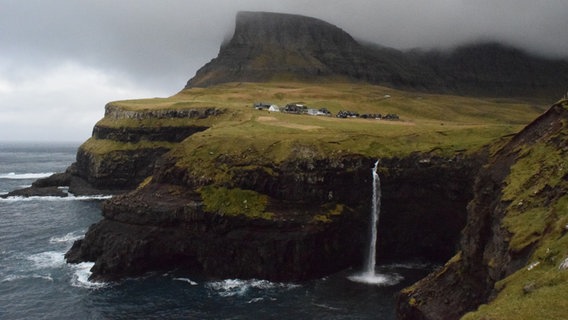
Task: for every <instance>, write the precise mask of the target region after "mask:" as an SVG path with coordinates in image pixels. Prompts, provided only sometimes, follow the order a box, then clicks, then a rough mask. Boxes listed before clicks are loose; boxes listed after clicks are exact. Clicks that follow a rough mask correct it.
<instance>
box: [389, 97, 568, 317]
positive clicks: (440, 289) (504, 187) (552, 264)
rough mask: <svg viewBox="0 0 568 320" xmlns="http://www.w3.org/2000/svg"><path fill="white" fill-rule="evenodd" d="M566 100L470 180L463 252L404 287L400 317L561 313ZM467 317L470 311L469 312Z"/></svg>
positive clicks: (566, 210)
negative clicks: (471, 192) (473, 181)
mask: <svg viewBox="0 0 568 320" xmlns="http://www.w3.org/2000/svg"><path fill="white" fill-rule="evenodd" d="M567 105H568V103H567V102H566V101H565V100H564V101H563V102H560V103H558V104H556V105H554V106H552V107H551V108H550V110H548V111H547V112H546V113H545V114H543V115H542V116H541V117H539V118H538V119H537V120H535V121H534V122H533V123H531V124H530V125H528V126H527V127H526V128H525V129H524V130H523V131H521V132H520V133H519V134H517V135H515V136H514V137H513V138H511V139H510V141H508V142H507V143H505V144H503V145H502V146H501V147H500V148H499V149H498V150H497V151H495V153H494V154H493V155H492V156H491V157H490V159H489V162H488V164H487V165H486V166H485V167H484V168H483V169H482V170H481V172H480V174H479V177H478V179H477V182H476V184H475V189H474V193H475V197H474V199H473V201H472V202H471V203H470V204H469V207H468V218H467V224H466V227H465V229H464V230H463V236H462V240H461V246H460V247H461V252H460V253H459V254H458V255H457V256H456V257H454V258H453V259H452V260H451V261H450V262H448V263H447V264H446V266H445V267H444V268H442V269H440V270H439V271H438V272H435V273H433V274H431V275H429V276H428V277H427V278H425V279H423V280H421V281H420V282H418V283H417V284H415V285H413V286H412V287H410V288H408V289H406V290H405V291H403V294H402V296H401V298H400V301H399V313H400V317H401V318H402V319H442V318H443V319H457V318H459V317H461V316H462V315H463V314H464V313H466V312H468V311H472V310H475V309H476V308H477V307H478V306H479V305H480V304H484V303H488V305H487V306H483V307H482V308H480V309H479V310H478V311H477V312H476V313H473V314H470V315H468V316H467V317H466V318H468V317H470V318H471V319H478V318H499V319H503V318H511V319H526V318H534V317H533V316H531V314H532V313H533V312H534V310H532V309H533V308H535V309H538V310H543V313H542V314H539V317H543V318H546V319H552V318H562V317H563V316H562V315H561V314H562V311H560V310H563V309H564V310H565V308H564V307H565V299H564V297H565V295H566V293H567V292H568V286H567V285H566V279H567V275H566V271H565V269H566V261H567V260H566V259H567V257H568V251H567V248H568V246H566V243H567V242H566V241H568V240H567V239H568V232H567V224H566V222H567V221H568V216H567V214H568V207H567V206H566V204H567V198H566V194H567V193H568V174H567V173H566V168H565V167H566V159H567V152H568V140H567V138H568V126H567V124H568V109H567ZM468 319H469V318H468Z"/></svg>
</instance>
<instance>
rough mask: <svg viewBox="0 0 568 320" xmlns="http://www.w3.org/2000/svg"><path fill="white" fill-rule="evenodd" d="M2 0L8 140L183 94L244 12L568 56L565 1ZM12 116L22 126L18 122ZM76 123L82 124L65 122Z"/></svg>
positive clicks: (391, 35)
mask: <svg viewBox="0 0 568 320" xmlns="http://www.w3.org/2000/svg"><path fill="white" fill-rule="evenodd" d="M0 3H1V7H2V10H0V30H2V31H1V32H0V43H2V50H1V52H0V110H1V111H0V112H1V114H0V116H1V117H2V119H0V121H2V123H0V124H1V125H2V127H0V139H8V138H11V137H12V136H13V135H14V134H15V133H16V132H18V135H19V136H26V137H28V138H29V139H36V138H43V137H45V135H44V134H39V135H34V134H29V135H26V133H27V132H33V131H31V129H29V128H26V129H22V128H25V124H26V123H27V124H31V123H32V118H33V116H34V115H45V116H40V118H43V119H49V121H50V122H53V123H54V126H51V127H49V125H47V124H45V123H41V121H39V123H36V124H35V125H34V126H32V127H38V126H40V125H41V124H43V125H44V126H45V127H46V128H52V131H53V133H54V139H55V138H62V137H68V136H69V135H70V134H69V133H68V132H79V131H80V132H81V134H77V136H78V137H79V136H80V137H83V136H88V135H90V130H91V128H92V125H93V124H94V123H95V122H96V120H98V118H99V117H101V116H102V112H103V106H104V104H105V103H106V102H107V101H109V100H113V99H123V98H141V97H147V96H169V95H172V94H174V93H176V92H177V91H179V90H180V89H182V88H183V87H184V85H185V83H186V81H187V80H189V79H190V78H191V77H193V75H194V74H195V72H196V71H197V70H198V69H199V68H200V67H201V66H203V65H204V64H205V63H207V62H208V61H209V60H211V59H212V58H214V57H215V56H216V55H217V53H218V50H219V46H220V44H221V42H222V41H223V39H224V38H226V37H227V36H230V35H231V34H232V31H233V27H234V19H235V16H236V13H237V12H238V11H241V10H243V11H245V10H246V11H273V12H285V13H296V14H303V15H307V16H313V17H316V18H320V19H323V20H325V21H328V22H330V23H332V24H335V25H337V26H338V27H340V28H343V29H344V30H346V31H347V32H349V33H350V34H351V35H353V36H354V37H356V38H359V39H363V40H367V41H371V42H375V43H378V44H382V45H385V46H389V47H393V48H397V49H410V48H416V47H422V48H450V47H452V46H455V45H459V44H462V43H464V42H468V41H473V40H479V39H484V40H497V41H501V42H505V43H507V44H511V45H514V46H517V47H521V48H523V49H525V50H528V51H531V52H534V53H538V54H542V55H546V56H551V57H564V58H568V34H567V33H566V30H568V19H566V15H567V14H568V4H566V1H565V0H547V1H545V2H542V1H541V2H538V1H527V0H493V1H489V0H461V1H457V0H432V1H418V0H382V1H377V0H354V1H339V0H325V1H324V0H313V1H304V0H287V1H282V0H241V1H232V0H231V1H229V0H219V1H210V0H208V1H205V0H195V1H183V0H163V1H153V0H120V1H114V0H113V1H111V0H100V1H69V0H51V1H43V0H27V1H8V0H0ZM70 66H72V67H70ZM48 88H49V90H48ZM16 105H17V106H18V109H16V108H15V106H16ZM62 106H64V107H62ZM30 110H33V111H30ZM79 110H81V111H79ZM54 114H57V116H55V115H54ZM52 115H53V116H52ZM86 115H89V116H86ZM8 116H10V119H11V120H10V123H12V121H15V122H20V125H18V126H17V127H15V126H13V125H10V123H8V121H7V120H5V119H7V118H8ZM4 117H6V118H4ZM18 118H20V120H17V119H18ZM67 118H68V119H76V120H77V121H73V120H69V121H68V123H66V124H65V125H59V123H58V121H59V122H61V121H63V120H65V119H67ZM58 119H60V120H58ZM61 119H63V120H61ZM82 119H86V120H82ZM82 126H86V128H83V127H82ZM79 127H80V128H79ZM65 128H76V130H77V131H73V130H71V129H69V130H67V129H65ZM74 130H75V129H74ZM57 132H63V133H62V134H57V135H56V133H57ZM85 132H88V133H85ZM81 139H82V138H81Z"/></svg>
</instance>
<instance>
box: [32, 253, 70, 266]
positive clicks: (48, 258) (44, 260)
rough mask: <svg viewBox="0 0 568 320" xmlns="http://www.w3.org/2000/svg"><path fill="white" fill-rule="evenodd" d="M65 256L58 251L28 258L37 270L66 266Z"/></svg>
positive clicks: (37, 254)
mask: <svg viewBox="0 0 568 320" xmlns="http://www.w3.org/2000/svg"><path fill="white" fill-rule="evenodd" d="M64 256H65V254H64V253H63V252H57V251H46V252H40V253H36V254H32V255H31V256H29V257H27V258H28V260H30V261H32V262H33V264H34V268H35V269H47V268H58V267H60V266H62V265H63V264H65V257H64Z"/></svg>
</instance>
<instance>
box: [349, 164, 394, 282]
mask: <svg viewBox="0 0 568 320" xmlns="http://www.w3.org/2000/svg"><path fill="white" fill-rule="evenodd" d="M379 162H380V160H377V162H375V166H374V167H373V169H372V177H373V196H372V198H371V223H370V226H369V230H370V232H369V247H368V251H367V258H366V261H365V265H364V269H363V271H362V272H360V273H358V274H355V275H352V276H350V277H349V279H350V280H351V281H355V282H363V283H368V284H375V285H386V286H390V285H394V284H397V283H398V282H400V280H402V276H400V275H398V274H377V273H376V272H375V265H376V263H377V261H376V260H377V236H378V228H379V217H380V215H381V178H380V177H379V172H378V168H379Z"/></svg>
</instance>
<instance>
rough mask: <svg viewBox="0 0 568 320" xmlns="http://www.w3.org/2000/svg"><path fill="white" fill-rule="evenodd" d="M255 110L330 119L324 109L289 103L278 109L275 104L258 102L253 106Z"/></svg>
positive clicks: (328, 113) (329, 114)
mask: <svg viewBox="0 0 568 320" xmlns="http://www.w3.org/2000/svg"><path fill="white" fill-rule="evenodd" d="M254 108H255V109H256V110H268V111H270V112H285V113H293V114H309V115H312V116H327V117H331V112H329V110H327V109H326V108H319V109H314V108H309V107H308V106H306V105H304V104H301V103H289V104H287V105H286V106H284V107H279V106H277V105H275V104H270V103H263V102H258V103H255V104H254Z"/></svg>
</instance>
